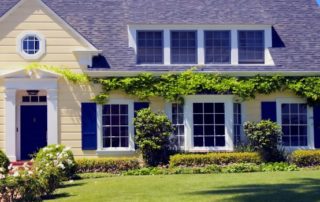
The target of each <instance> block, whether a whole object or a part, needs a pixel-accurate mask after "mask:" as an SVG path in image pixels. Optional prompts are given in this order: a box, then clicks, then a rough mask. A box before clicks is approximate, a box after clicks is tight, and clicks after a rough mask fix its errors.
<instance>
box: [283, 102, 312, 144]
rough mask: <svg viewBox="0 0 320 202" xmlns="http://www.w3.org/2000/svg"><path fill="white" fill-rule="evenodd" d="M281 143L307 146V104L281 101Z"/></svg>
mask: <svg viewBox="0 0 320 202" xmlns="http://www.w3.org/2000/svg"><path fill="white" fill-rule="evenodd" d="M281 123H282V132H283V136H282V145H283V146H290V147H296V146H307V145H308V110H307V104H302V103H282V104H281Z"/></svg>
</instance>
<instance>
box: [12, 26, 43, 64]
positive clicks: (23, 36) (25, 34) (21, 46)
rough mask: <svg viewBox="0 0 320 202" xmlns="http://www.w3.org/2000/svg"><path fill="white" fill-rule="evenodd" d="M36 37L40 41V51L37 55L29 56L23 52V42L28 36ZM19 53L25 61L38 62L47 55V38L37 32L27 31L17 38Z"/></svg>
mask: <svg viewBox="0 0 320 202" xmlns="http://www.w3.org/2000/svg"><path fill="white" fill-rule="evenodd" d="M31 35H32V36H36V37H37V38H38V39H39V51H38V52H37V53H36V54H28V53H26V52H25V51H24V50H23V40H24V39H25V38H26V37H28V36H31ZM17 52H18V53H19V54H20V55H21V56H22V57H23V58H24V59H25V60H38V59H40V58H41V57H42V56H43V55H44V54H45V53H46V40H45V37H44V36H43V35H42V34H41V33H39V32H36V31H25V32H22V33H21V34H20V35H19V36H18V37H17Z"/></svg>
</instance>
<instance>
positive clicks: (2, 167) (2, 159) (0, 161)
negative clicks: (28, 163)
mask: <svg viewBox="0 0 320 202" xmlns="http://www.w3.org/2000/svg"><path fill="white" fill-rule="evenodd" d="M9 165H10V161H9V159H8V157H7V155H6V154H5V153H4V152H3V151H1V150H0V174H6V173H7V172H8V167H9Z"/></svg>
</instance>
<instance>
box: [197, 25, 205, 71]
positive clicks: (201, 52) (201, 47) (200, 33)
mask: <svg viewBox="0 0 320 202" xmlns="http://www.w3.org/2000/svg"><path fill="white" fill-rule="evenodd" d="M197 37H198V40H197V41H198V64H199V65H204V64H205V59H204V57H205V56H204V31H203V29H198V35H197Z"/></svg>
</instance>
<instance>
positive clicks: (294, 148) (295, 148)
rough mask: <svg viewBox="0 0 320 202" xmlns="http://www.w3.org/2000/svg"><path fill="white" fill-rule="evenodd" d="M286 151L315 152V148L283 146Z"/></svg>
mask: <svg viewBox="0 0 320 202" xmlns="http://www.w3.org/2000/svg"><path fill="white" fill-rule="evenodd" d="M281 147H282V148H284V149H285V150H286V151H295V150H314V149H315V148H314V147H311V146H281Z"/></svg>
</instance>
